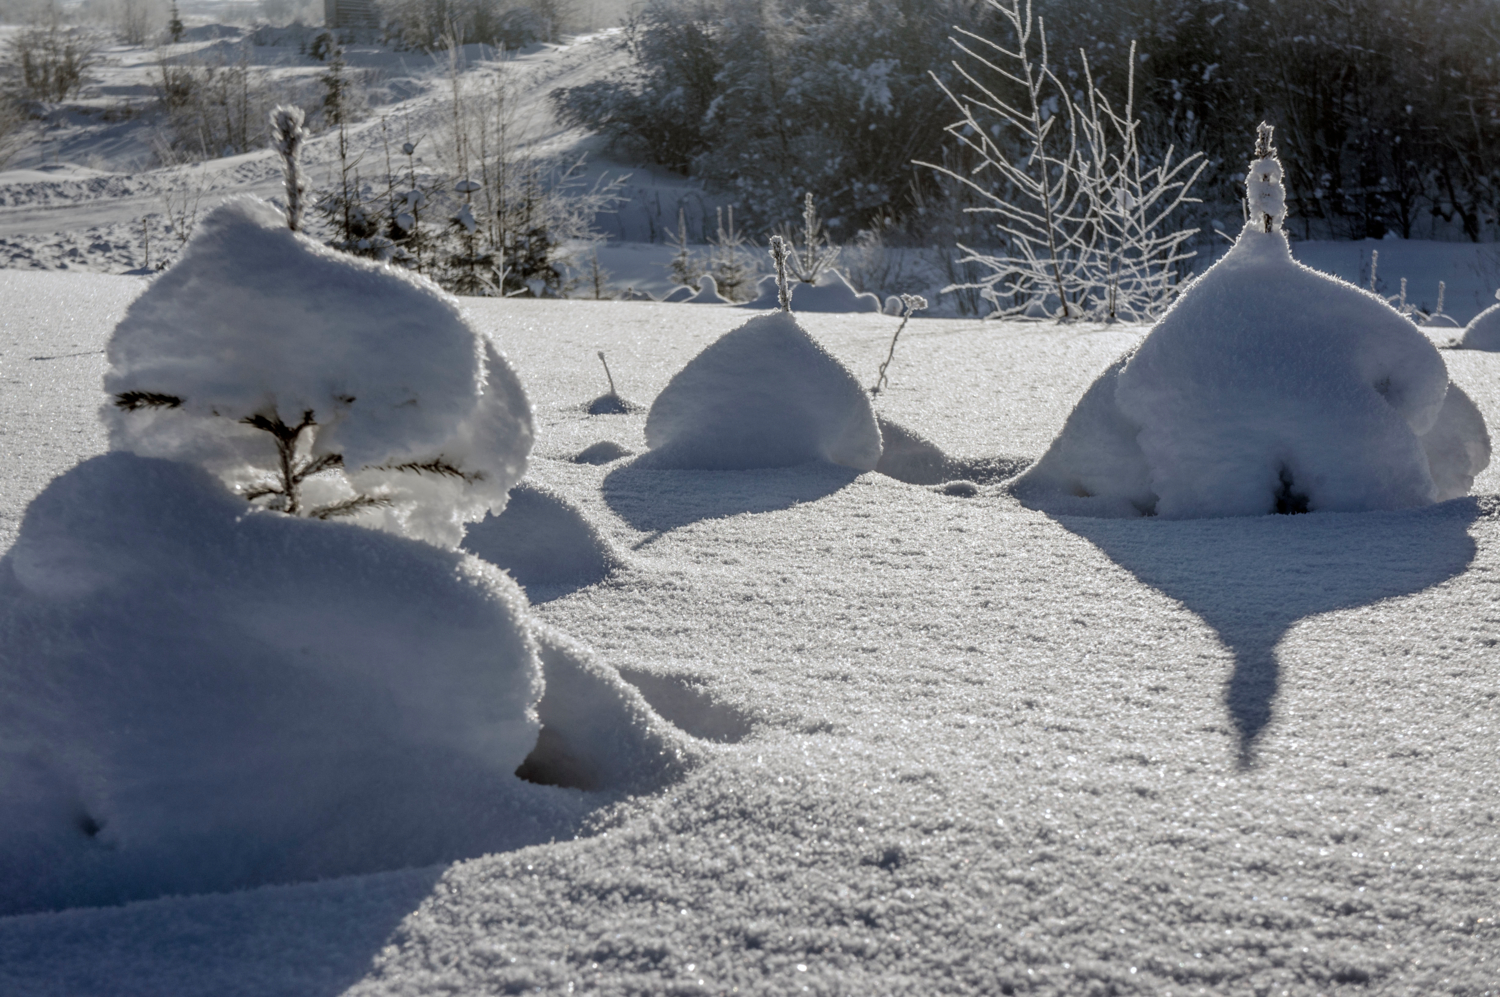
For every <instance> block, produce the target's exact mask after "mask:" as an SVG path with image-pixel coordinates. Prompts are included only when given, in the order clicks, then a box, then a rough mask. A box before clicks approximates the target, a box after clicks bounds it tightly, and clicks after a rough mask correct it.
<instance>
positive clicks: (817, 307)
mask: <svg viewBox="0 0 1500 997" xmlns="http://www.w3.org/2000/svg"><path fill="white" fill-rule="evenodd" d="M740 307H742V308H754V309H757V310H760V311H764V310H765V309H768V308H779V307H781V299H780V297H779V292H778V291H777V290H776V277H775V276H774V275H770V276H766V277H762V278H761V279H760V282H759V283H757V284H756V285H755V297H754V299H752V300H751V301H749V302H747V303H745V304H744V305H741V306H740ZM792 308H793V309H795V310H796V311H799V312H879V311H880V310H881V305H880V298H879V297H877V296H876V295H873V294H870V293H868V292H866V293H864V294H861V293H860V292H859V291H856V290H855V289H854V285H852V284H850V283H849V281H848V280H847V279H846V278H845V277H844V275H843V274H841V273H839V272H838V271H837V270H831V269H830V270H824V271H823V272H822V273H821V274H819V275H818V280H817V282H816V283H814V284H807V283H803V282H801V281H798V282H796V283H794V284H793V285H792ZM898 314H899V313H898Z"/></svg>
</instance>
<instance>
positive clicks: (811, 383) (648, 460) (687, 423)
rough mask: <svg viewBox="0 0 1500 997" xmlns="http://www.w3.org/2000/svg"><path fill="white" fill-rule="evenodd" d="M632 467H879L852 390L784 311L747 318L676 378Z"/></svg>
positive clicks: (874, 436)
mask: <svg viewBox="0 0 1500 997" xmlns="http://www.w3.org/2000/svg"><path fill="white" fill-rule="evenodd" d="M646 444H647V446H649V447H651V451H652V452H651V453H650V454H648V455H646V457H644V458H642V459H641V463H642V466H650V467H657V468H675V469H693V468H697V469H707V470H748V469H751V468H758V467H787V466H790V465H793V464H802V463H806V462H808V461H816V460H822V461H829V462H831V463H834V464H841V465H843V466H845V467H851V468H854V469H855V470H858V471H869V470H873V469H874V467H875V465H876V464H877V463H878V462H879V461H880V428H879V426H878V425H877V424H876V421H875V412H874V409H872V408H871V406H870V399H869V396H868V395H867V394H865V391H864V389H863V388H862V387H860V384H859V381H858V380H856V379H855V377H854V375H853V374H852V373H850V372H849V370H848V368H846V367H845V366H844V365H843V364H842V363H840V362H839V361H838V360H837V359H835V358H834V357H833V356H832V354H830V353H829V352H828V351H827V350H825V349H824V348H823V347H822V346H820V345H819V344H818V343H817V342H816V341H815V340H814V339H813V338H812V337H811V336H809V335H808V334H807V332H806V331H805V330H803V328H802V327H801V326H800V325H798V324H797V320H796V319H795V318H793V317H792V315H791V314H789V313H786V312H774V313H772V314H770V315H760V316H757V317H756V318H753V319H751V320H750V321H748V322H746V323H745V324H744V325H742V326H740V327H739V328H738V329H735V330H733V331H732V332H728V333H726V334H725V335H723V336H721V337H720V338H719V339H718V340H716V341H715V342H713V343H711V344H709V346H708V347H707V348H706V349H705V350H704V351H703V352H702V353H700V354H698V355H697V356H696V357H694V358H693V359H692V360H690V361H689V362H688V364H687V366H685V367H683V368H682V370H680V371H678V372H677V374H676V375H675V376H674V377H673V378H672V380H671V381H670V382H669V383H668V384H667V386H666V388H665V389H664V390H663V391H662V393H661V394H660V395H658V396H657V397H656V401H655V402H654V403H653V404H652V406H651V412H650V414H649V415H648V416H647V417H646Z"/></svg>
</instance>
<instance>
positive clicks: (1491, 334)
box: [1458, 292, 1500, 353]
mask: <svg viewBox="0 0 1500 997" xmlns="http://www.w3.org/2000/svg"><path fill="white" fill-rule="evenodd" d="M1495 296H1496V297H1500V292H1496V295H1495ZM1458 345H1459V348H1460V349H1465V350H1488V351H1490V352H1492V353H1494V352H1500V304H1494V305H1490V306H1489V307H1488V308H1486V309H1485V310H1484V311H1482V312H1480V313H1479V314H1478V315H1475V316H1474V318H1473V320H1472V321H1470V322H1469V324H1468V326H1467V327H1466V328H1465V329H1464V334H1463V337H1462V338H1461V339H1460V340H1459V342H1458Z"/></svg>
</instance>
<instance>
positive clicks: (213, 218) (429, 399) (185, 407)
mask: <svg viewBox="0 0 1500 997" xmlns="http://www.w3.org/2000/svg"><path fill="white" fill-rule="evenodd" d="M108 353H109V362H110V370H109V372H108V373H107V374H106V376H105V390H106V391H107V392H108V393H109V394H110V396H111V399H112V401H111V402H110V403H109V404H108V405H106V406H105V409H104V419H105V421H106V424H107V425H108V427H109V431H110V440H111V444H112V446H113V447H114V448H115V449H118V450H130V451H133V452H135V453H138V454H141V455H143V456H153V457H167V458H171V459H175V460H185V461H189V462H192V463H197V464H199V465H201V466H203V467H205V468H207V469H209V470H210V471H212V472H214V473H215V474H217V475H218V476H219V477H220V478H221V479H222V480H223V481H224V482H225V483H226V484H227V485H229V486H230V487H232V488H234V489H235V490H237V491H239V492H240V493H241V494H242V495H244V496H245V497H246V498H248V499H251V500H252V501H257V502H260V503H261V504H263V505H265V506H267V507H269V508H273V509H278V510H280V511H283V512H288V513H295V514H298V515H304V516H314V517H320V518H326V517H328V516H337V515H350V514H357V515H359V516H361V517H362V519H363V520H364V521H367V522H370V523H372V524H378V525H380V526H382V527H384V528H386V529H390V530H393V531H396V532H400V533H403V534H405V535H408V536H413V537H420V538H423V539H426V540H430V541H432V542H435V543H439V544H445V545H448V546H456V545H457V544H458V542H459V540H460V539H461V538H462V535H463V528H464V524H465V523H466V522H472V521H474V520H477V519H480V518H482V517H483V516H484V514H485V513H486V512H499V511H500V510H501V509H503V508H504V506H505V498H506V493H507V492H508V491H509V490H510V487H511V485H513V484H514V483H515V482H516V481H518V480H519V479H520V477H521V475H522V474H523V473H524V471H525V466H526V456H527V454H528V453H529V451H530V449H531V442H532V427H531V411H530V405H529V403H528V402H527V400H526V395H525V392H524V391H523V390H522V388H521V385H520V383H519V381H518V380H517V378H516V376H515V373H514V372H513V371H512V370H511V368H510V366H509V364H508V363H507V362H506V361H505V359H504V358H503V357H501V355H500V353H499V352H498V350H497V349H496V347H495V345H494V343H492V342H490V341H489V340H488V339H486V338H485V337H483V336H481V335H479V334H478V333H476V332H475V331H474V330H473V329H472V328H471V327H470V326H469V325H468V324H467V323H466V322H465V321H464V319H463V318H462V316H461V315H460V314H459V312H458V309H457V307H456V305H455V303H454V302H453V301H452V299H450V298H447V297H446V296H444V295H443V294H442V293H441V292H439V291H437V290H436V289H435V288H433V287H432V286H431V284H429V283H427V282H425V281H422V280H421V279H420V278H416V277H409V276H407V275H405V274H402V273H400V272H399V271H394V270H391V269H389V268H384V267H381V266H379V265H377V264H374V263H371V262H368V261H365V260H359V259H356V258H353V257H350V256H346V255H343V254H340V253H337V252H334V251H332V250H329V249H326V248H324V247H321V246H318V245H316V244H314V243H312V242H311V241H309V240H308V239H306V238H305V237H302V236H299V235H296V234H294V233H293V232H291V231H290V230H289V229H288V228H287V226H286V223H285V220H284V218H283V217H282V215H281V213H280V212H279V211H277V210H276V209H274V208H273V207H271V206H270V205H268V204H266V203H264V202H261V201H257V200H254V199H251V198H243V199H239V200H235V201H230V202H228V203H226V204H224V205H222V206H220V207H219V208H217V209H215V211H214V212H213V213H212V214H210V215H209V216H208V217H207V218H205V219H204V220H203V221H202V222H201V223H200V224H199V226H198V232H197V234H196V235H195V236H194V238H193V240H192V242H190V243H189V244H188V247H187V250H186V251H185V252H184V254H183V257H182V259H181V260H180V261H179V262H178V263H177V264H176V266H174V267H173V268H172V269H171V270H169V271H167V272H166V273H165V274H163V275H162V276H161V277H160V278H159V279H157V280H156V281H155V282H153V284H152V285H151V287H150V288H149V289H148V290H147V291H146V293H144V294H143V295H141V296H140V297H139V298H138V299H136V301H135V302H134V303H133V304H132V305H131V306H130V309H129V310H128V311H127V312H126V314H125V317H124V319H123V320H122V321H121V322H120V324H119V326H118V327H117V328H116V329H115V333H114V336H113V337H112V338H111V340H110V343H109V351H108Z"/></svg>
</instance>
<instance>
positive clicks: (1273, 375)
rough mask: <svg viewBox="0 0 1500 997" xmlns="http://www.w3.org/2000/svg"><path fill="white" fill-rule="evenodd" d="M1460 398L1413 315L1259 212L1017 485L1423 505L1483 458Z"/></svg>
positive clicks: (1335, 507)
mask: <svg viewBox="0 0 1500 997" xmlns="http://www.w3.org/2000/svg"><path fill="white" fill-rule="evenodd" d="M1267 213H1268V214H1273V213H1272V212H1269V211H1268V212H1267ZM1273 217H1274V214H1273ZM1453 392H1457V389H1456V388H1455V389H1453ZM1450 394H1452V392H1450V389H1449V384H1448V373H1447V369H1446V367H1445V366H1444V364H1443V359H1442V356H1441V355H1440V354H1439V353H1438V351H1437V350H1436V349H1435V348H1434V347H1433V345H1432V343H1431V342H1430V341H1429V340H1428V339H1427V337H1426V336H1424V335H1423V334H1422V332H1421V331H1420V330H1419V329H1417V327H1416V326H1415V325H1413V324H1412V323H1411V321H1410V320H1409V319H1407V318H1405V317H1404V316H1402V315H1401V314H1400V313H1399V312H1397V311H1396V310H1395V309H1394V308H1392V307H1391V306H1390V305H1389V304H1388V303H1387V302H1385V301H1384V300H1382V299H1381V298H1379V297H1378V296H1376V295H1374V294H1371V293H1368V292H1365V291H1362V290H1360V289H1359V288H1356V287H1354V286H1353V285H1350V284H1346V283H1344V282H1343V281H1340V280H1338V279H1336V278H1333V277H1329V276H1326V275H1324V274H1321V273H1318V272H1316V271H1314V270H1311V269H1309V268H1307V267H1304V266H1301V265H1300V264H1298V263H1295V262H1294V261H1293V260H1292V257H1291V252H1290V249H1289V247H1288V244H1287V241H1286V236H1285V235H1284V234H1283V233H1282V232H1280V231H1269V232H1267V231H1261V230H1258V229H1256V228H1255V223H1254V222H1253V221H1252V222H1251V223H1250V224H1247V226H1246V230H1245V231H1244V233H1242V234H1241V236H1240V238H1239V241H1238V242H1237V243H1236V244H1235V246H1234V248H1232V249H1231V250H1230V251H1229V253H1228V254H1226V255H1225V256H1224V258H1223V259H1221V260H1220V261H1219V262H1217V263H1216V264H1214V266H1213V267H1212V268H1210V269H1209V270H1208V272H1207V273H1205V274H1204V275H1203V277H1201V278H1200V279H1199V280H1198V281H1196V282H1195V283H1194V284H1193V285H1191V286H1190V287H1189V288H1188V290H1187V291H1186V292H1185V293H1184V294H1183V296H1182V297H1181V298H1180V299H1179V300H1178V302H1177V303H1176V304H1175V305H1174V306H1173V308H1172V309H1171V310H1170V311H1169V312H1168V313H1167V315H1166V316H1165V317H1164V318H1163V319H1162V320H1161V322H1160V323H1159V324H1158V325H1157V326H1156V327H1155V328H1154V329H1153V330H1152V331H1151V333H1150V335H1149V336H1147V337H1146V339H1145V341H1144V342H1143V343H1142V344H1141V345H1140V347H1139V348H1138V349H1137V350H1136V351H1135V352H1134V354H1133V355H1131V356H1129V357H1128V358H1127V359H1125V360H1122V361H1121V362H1120V363H1117V364H1116V365H1115V366H1114V367H1111V368H1110V369H1109V370H1108V371H1106V372H1105V373H1104V374H1103V375H1102V376H1101V377H1100V379H1099V380H1098V382H1097V383H1096V384H1095V385H1094V386H1093V387H1092V388H1091V389H1090V390H1089V391H1088V393H1087V394H1086V395H1085V396H1084V397H1083V399H1082V400H1080V402H1079V404H1078V407H1077V408H1076V409H1075V411H1074V413H1073V415H1072V416H1071V417H1070V418H1069V419H1068V422H1067V424H1066V425H1065V426H1064V428H1063V431H1062V433H1061V434H1060V436H1059V437H1058V439H1057V441H1056V442H1055V443H1054V444H1053V446H1052V448H1051V449H1050V450H1049V452H1048V453H1047V454H1046V456H1044V457H1043V459H1042V460H1041V461H1040V462H1038V464H1037V466H1036V467H1035V468H1033V469H1032V470H1031V471H1030V472H1029V473H1028V474H1026V475H1025V476H1023V478H1022V479H1021V481H1019V482H1018V483H1017V485H1016V488H1015V491H1016V493H1017V494H1018V495H1019V496H1021V497H1022V498H1025V499H1027V500H1029V501H1032V502H1035V503H1037V504H1041V505H1044V506H1047V507H1049V508H1053V509H1055V510H1056V511H1061V512H1075V513H1086V512H1093V513H1094V514H1097V515H1132V514H1142V513H1151V512H1155V513H1156V514H1158V515H1162V516H1166V517H1169V518H1201V517H1215V516H1245V515H1259V514H1263V513H1269V512H1274V511H1281V512H1296V511H1314V510H1330V511H1349V512H1353V511H1363V510H1372V509H1401V508H1410V507H1415V506H1421V505H1425V504H1428V503H1431V502H1435V501H1441V500H1443V499H1447V498H1452V497H1455V496H1456V495H1460V494H1464V493H1465V492H1466V491H1467V489H1468V486H1469V484H1470V483H1472V480H1473V476H1474V475H1475V474H1476V473H1478V471H1479V470H1481V469H1483V467H1484V466H1485V465H1486V464H1487V463H1488V460H1489V441H1488V436H1487V434H1486V433H1485V430H1484V423H1483V419H1482V418H1480V417H1479V414H1478V411H1477V409H1475V408H1474V406H1473V404H1472V403H1470V402H1468V399H1467V398H1465V397H1463V396H1462V393H1461V392H1457V394H1455V395H1454V396H1453V398H1452V400H1451V401H1449V396H1450ZM1440 414H1443V418H1442V419H1441V420H1440ZM1439 427H1441V428H1439ZM1432 434H1436V435H1432Z"/></svg>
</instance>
